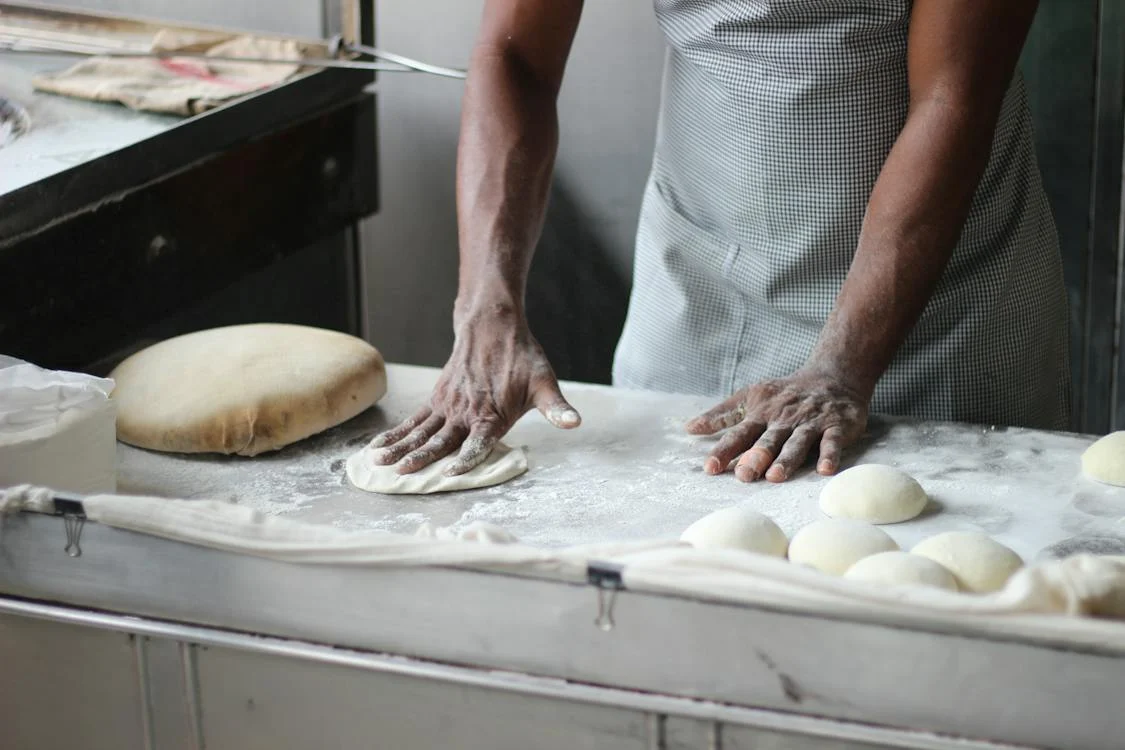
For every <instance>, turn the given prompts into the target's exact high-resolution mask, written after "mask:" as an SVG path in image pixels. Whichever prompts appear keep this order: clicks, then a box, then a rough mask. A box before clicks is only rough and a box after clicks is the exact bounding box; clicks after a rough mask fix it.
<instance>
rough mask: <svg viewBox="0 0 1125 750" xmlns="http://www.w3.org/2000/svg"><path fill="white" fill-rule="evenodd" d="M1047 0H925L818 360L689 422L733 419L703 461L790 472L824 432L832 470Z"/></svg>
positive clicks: (960, 202) (700, 426)
mask: <svg viewBox="0 0 1125 750" xmlns="http://www.w3.org/2000/svg"><path fill="white" fill-rule="evenodd" d="M1036 5H1037V2H1036V0H915V2H914V8H913V13H912V16H911V21H910V30H909V40H908V47H907V67H908V75H909V85H910V109H909V114H908V116H907V119H906V124H905V125H904V127H903V129H902V132H901V133H900V134H899V137H898V139H897V140H896V142H895V145H894V148H892V150H891V153H890V155H889V156H888V157H887V160H886V163H885V164H884V166H883V169H882V172H881V173H880V175H879V179H878V180H877V181H876V184H875V188H874V190H873V191H872V194H871V198H870V200H869V202H868V207H867V215H866V216H865V217H864V221H863V227H862V230H861V232H860V238H859V245H858V247H857V250H856V255H855V258H854V260H853V261H852V266H851V268H850V269H849V271H848V275H847V278H846V280H845V281H844V285H843V287H842V289H841V290H840V294H839V296H838V297H837V299H836V305H835V308H834V309H833V312H832V314H831V315H830V316H829V318H828V321H827V323H826V324H825V326H824V329H823V330H822V332H821V335H820V338H819V340H818V341H817V344H816V346H815V347H814V349H813V352H812V353H811V355H810V357H809V359H808V362H807V363H806V365H805V366H804V367H803V368H802V369H801V370H800V371H798V372H797V373H794V374H793V375H792V376H790V377H788V378H781V379H779V380H775V381H771V382H769V383H764V384H758V385H754V386H750V387H749V388H747V389H744V390H743V391H741V392H739V393H738V394H735V396H733V397H732V398H730V399H728V400H727V401H725V402H723V403H722V404H720V405H718V406H717V407H716V408H715V409H712V410H711V411H710V412H708V413H706V414H704V415H702V416H700V417H698V418H697V419H695V420H694V421H693V422H691V423H690V424H689V425H688V429H689V431H691V432H694V433H711V432H715V431H717V430H719V429H722V428H725V427H732V429H731V430H730V431H729V432H727V434H726V435H724V436H723V438H722V440H720V441H719V443H718V445H717V446H716V447H715V450H714V451H712V453H711V457H710V458H709V459H708V461H707V464H706V466H705V468H706V469H707V471H708V472H711V473H719V472H721V471H724V470H726V467H727V466H728V465H729V463H730V462H731V461H732V460H734V459H735V458H736V457H737V458H738V459H739V460H738V465H737V467H736V469H735V472H736V474H737V475H738V477H739V478H740V479H742V480H743V481H752V480H754V479H757V478H758V477H761V476H763V475H764V476H765V477H766V478H767V479H769V480H771V481H783V480H784V479H786V478H788V477H789V476H790V475H792V473H793V472H794V471H795V470H796V469H797V468H798V467H799V466H800V464H801V463H802V462H803V461H804V459H805V457H806V456H807V455H808V454H809V452H810V451H812V450H814V449H815V448H816V447H817V445H818V444H819V449H820V459H819V462H818V464H817V470H818V471H819V472H820V473H822V474H831V473H834V472H835V471H836V470H837V468H838V467H839V461H840V453H841V451H842V450H843V448H844V447H846V445H847V444H848V443H850V442H852V441H854V440H855V439H857V438H858V437H859V436H860V435H861V434H862V431H863V427H864V424H865V422H866V414H867V404H868V403H869V402H870V400H871V396H872V394H873V393H874V390H875V384H876V383H877V382H878V380H879V378H880V377H881V376H882V374H883V373H884V372H885V371H886V369H887V367H888V366H889V365H890V363H891V360H892V359H893V358H894V355H895V352H897V351H898V349H899V347H900V346H901V345H902V343H903V342H904V341H905V340H906V337H907V335H908V334H909V333H910V331H911V330H912V329H913V327H914V325H915V323H917V321H918V318H919V317H920V316H921V314H922V311H923V309H925V306H926V304H927V303H928V302H929V300H930V297H931V296H932V295H933V293H934V289H935V288H936V286H937V283H938V280H939V279H940V278H941V274H942V272H943V271H944V270H945V267H946V265H947V264H948V262H949V259H950V257H951V256H952V254H953V249H954V247H955V246H956V244H957V240H958V238H959V237H960V234H961V230H962V227H963V225H964V223H965V220H966V218H967V216H968V213H969V208H970V204H971V202H972V198H973V194H974V193H975V192H976V188H977V184H978V183H979V181H980V178H981V175H982V174H983V172H984V169H985V167H986V166H987V164H988V159H989V154H990V150H991V145H992V139H993V134H994V131H995V129H996V122H997V118H998V116H999V112H1000V108H1001V106H1002V104H1003V100H1004V95H1005V93H1006V91H1007V89H1008V86H1009V83H1010V81H1011V78H1012V74H1013V72H1014V70H1015V66H1016V63H1017V60H1018V59H1019V55H1020V50H1021V49H1022V47H1023V43H1024V40H1025V38H1026V36H1027V32H1028V28H1029V27H1030V25H1031V21H1032V19H1033V18H1034V16H1035V9H1036Z"/></svg>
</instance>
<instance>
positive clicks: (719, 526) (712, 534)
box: [680, 505, 789, 557]
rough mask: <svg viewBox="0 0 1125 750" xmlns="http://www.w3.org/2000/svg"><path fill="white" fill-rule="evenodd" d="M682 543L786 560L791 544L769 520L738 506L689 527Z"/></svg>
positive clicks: (718, 512)
mask: <svg viewBox="0 0 1125 750" xmlns="http://www.w3.org/2000/svg"><path fill="white" fill-rule="evenodd" d="M680 539H681V541H685V542H687V543H689V544H691V545H692V546H693V547H698V548H699V549H740V550H745V551H747V552H757V553H758V554H761V555H772V556H773V557H785V549H786V548H787V547H788V546H789V540H788V539H787V538H786V537H785V532H784V531H782V530H781V528H780V527H778V525H777V524H776V523H774V522H773V521H772V520H771V519H770V518H769V516H764V515H762V514H761V513H759V512H757V511H755V510H750V509H749V508H744V507H742V506H741V505H735V506H733V507H730V508H723V509H722V510H717V511H715V512H714V513H711V514H710V515H706V516H704V517H703V518H701V519H699V520H698V521H696V522H695V523H693V524H692V525H691V526H688V527H687V529H686V530H685V531H684V533H683V534H681V535H680Z"/></svg>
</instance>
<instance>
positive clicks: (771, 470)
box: [687, 372, 870, 482]
mask: <svg viewBox="0 0 1125 750" xmlns="http://www.w3.org/2000/svg"><path fill="white" fill-rule="evenodd" d="M869 398H870V397H869V395H866V394H862V393H860V392H859V391H858V390H856V389H854V388H851V387H849V386H847V385H845V384H844V383H842V382H841V381H840V380H839V379H837V378H834V377H832V376H828V375H824V374H820V373H812V372H797V373H795V374H793V375H790V376H789V377H786V378H779V379H777V380H767V381H765V382H764V383H759V384H757V385H752V386H749V387H747V388H743V389H742V390H740V391H739V392H738V393H736V394H734V395H733V396H731V397H730V398H728V399H727V400H726V401H723V402H722V403H721V404H719V405H718V406H716V407H715V408H714V409H711V410H710V411H708V412H706V413H704V414H701V415H700V416H698V417H696V418H695V419H693V420H691V421H690V422H688V425H687V430H688V432H690V433H691V434H693V435H713V434H714V433H716V432H719V431H720V430H723V429H727V428H730V429H729V430H728V432H727V433H726V434H725V435H723V437H722V438H721V439H720V440H719V442H718V444H717V445H716V446H715V449H714V450H713V451H711V455H710V457H708V459H707V462H706V463H705V464H704V467H703V468H704V471H706V472H707V473H708V474H721V473H723V472H724V471H726V470H727V468H728V467H729V466H730V463H731V461H733V460H734V459H736V458H737V459H738V463H737V464H736V465H735V469H734V473H735V476H736V477H738V478H739V479H740V480H742V481H743V482H753V481H754V480H756V479H759V478H761V477H762V476H765V478H766V479H768V480H769V481H771V482H784V481H785V480H786V479H788V478H789V477H791V476H792V475H793V472H794V471H796V470H797V468H798V467H800V466H801V464H803V463H804V461H805V458H806V457H807V456H808V455H809V453H810V452H811V451H813V450H814V449H815V448H818V447H819V452H820V458H819V460H818V462H817V467H816V470H817V472H819V473H820V474H834V473H835V472H836V470H837V469H838V468H839V466H840V453H841V451H843V449H844V448H846V447H847V446H848V445H850V444H851V443H854V442H855V441H856V440H857V439H859V437H860V436H861V435H863V431H864V429H865V428H866V426H867V403H868V400H869Z"/></svg>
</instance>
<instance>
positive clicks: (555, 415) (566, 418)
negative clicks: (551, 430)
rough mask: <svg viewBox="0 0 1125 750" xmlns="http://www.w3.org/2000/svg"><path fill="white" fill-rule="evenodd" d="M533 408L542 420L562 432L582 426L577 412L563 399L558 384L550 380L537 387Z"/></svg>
mask: <svg viewBox="0 0 1125 750" xmlns="http://www.w3.org/2000/svg"><path fill="white" fill-rule="evenodd" d="M535 408H536V409H538V410H539V413H540V414H542V415H543V418H544V419H546V420H547V421H548V422H550V423H551V424H553V425H554V426H555V427H558V428H559V429H562V430H573V429H574V428H575V427H577V426H578V425H580V424H582V417H581V416H579V414H578V410H577V409H575V408H574V407H573V406H571V405H570V403H569V402H568V401H567V400H566V399H565V398H563V395H562V391H560V390H559V384H558V382H556V381H554V380H552V381H551V382H549V383H544V384H543V385H541V386H539V390H537V391H536V392H535Z"/></svg>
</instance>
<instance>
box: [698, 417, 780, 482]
mask: <svg viewBox="0 0 1125 750" xmlns="http://www.w3.org/2000/svg"><path fill="white" fill-rule="evenodd" d="M765 429H766V426H765V425H764V424H762V423H761V422H743V423H742V424H739V425H737V426H736V427H734V428H733V429H731V431H730V432H728V433H727V434H725V435H723V436H722V437H721V438H720V439H719V442H718V443H716V444H715V447H714V448H713V449H712V450H711V454H710V456H708V457H707V460H706V461H705V462H704V463H703V470H704V471H705V472H707V473H708V474H711V475H712V476H713V475H715V474H722V473H723V472H724V471H726V470H727V467H728V466H730V462H731V461H733V460H734V459H736V458H737V457H738V455H739V454H740V453H742V452H743V451H745V450H746V449H747V448H749V447H750V446H751V445H753V444H754V441H755V440H757V439H758V438H759V437H761V435H762V433H763V432H765Z"/></svg>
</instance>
